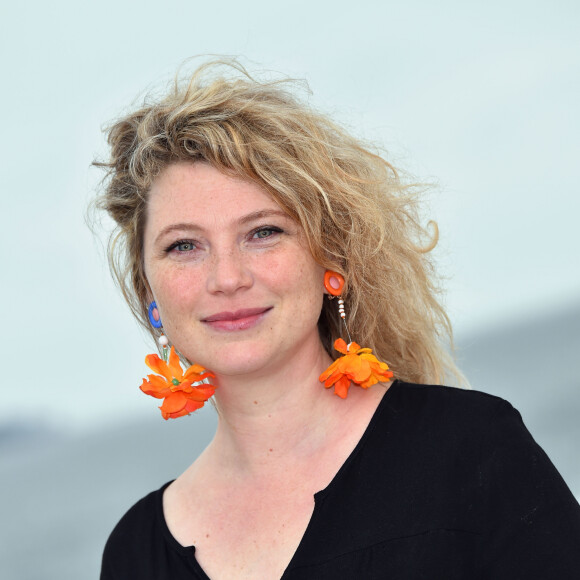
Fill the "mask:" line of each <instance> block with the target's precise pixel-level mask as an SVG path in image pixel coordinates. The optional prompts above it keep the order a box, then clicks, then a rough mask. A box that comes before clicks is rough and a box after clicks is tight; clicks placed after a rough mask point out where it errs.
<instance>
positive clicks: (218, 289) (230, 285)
mask: <svg viewBox="0 0 580 580" xmlns="http://www.w3.org/2000/svg"><path fill="white" fill-rule="evenodd" d="M252 284H253V277H252V274H251V272H250V270H249V268H248V266H247V264H246V260H244V257H243V256H242V253H241V252H237V251H236V250H233V249H228V250H227V251H223V252H214V253H213V255H212V258H211V260H210V265H209V272H208V276H207V289H208V291H209V292H210V293H212V294H216V293H223V294H233V293H235V292H237V291H238V290H241V289H244V288H249V287H251V286H252Z"/></svg>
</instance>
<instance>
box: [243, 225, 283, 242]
mask: <svg viewBox="0 0 580 580" xmlns="http://www.w3.org/2000/svg"><path fill="white" fill-rule="evenodd" d="M260 232H273V233H276V234H281V233H283V230H282V229H280V228H278V227H276V226H260V227H259V228H256V229H255V230H252V232H251V233H250V235H251V237H252V238H254V236H256V234H259V233H260ZM271 237H272V236H266V237H265V238H254V239H262V240H266V239H268V238H271Z"/></svg>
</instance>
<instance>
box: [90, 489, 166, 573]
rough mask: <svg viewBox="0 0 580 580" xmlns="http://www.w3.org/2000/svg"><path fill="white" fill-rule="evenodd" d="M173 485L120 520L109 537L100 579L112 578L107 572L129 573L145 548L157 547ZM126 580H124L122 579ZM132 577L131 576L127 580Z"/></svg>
mask: <svg viewBox="0 0 580 580" xmlns="http://www.w3.org/2000/svg"><path fill="white" fill-rule="evenodd" d="M170 483H171V482H168V483H166V484H164V485H163V486H162V487H160V488H159V489H157V490H155V491H152V492H151V493H149V494H147V495H146V496H145V497H143V498H141V499H140V500H139V501H138V502H137V503H135V504H134V505H133V506H132V507H131V508H129V510H127V512H126V513H125V515H124V516H123V517H122V518H121V519H120V520H119V522H118V523H117V525H116V526H115V527H114V528H113V531H112V532H111V534H110V535H109V538H108V540H107V543H106V544H105V549H104V552H103V561H102V567H101V578H102V579H103V578H107V579H108V578H113V577H117V576H113V575H109V574H108V572H107V571H108V570H115V571H117V574H118V571H119V570H123V569H125V568H127V569H128V570H130V569H131V567H132V566H134V563H135V558H136V556H137V555H138V554H141V553H142V551H143V546H149V545H152V544H153V545H155V544H158V541H159V540H160V539H161V538H160V536H162V535H163V530H162V525H161V523H160V517H162V515H163V492H164V491H165V489H166V488H167V487H168V486H169V485H170ZM120 577H123V576H120ZM125 577H126V578H129V577H133V576H132V575H127V576H125Z"/></svg>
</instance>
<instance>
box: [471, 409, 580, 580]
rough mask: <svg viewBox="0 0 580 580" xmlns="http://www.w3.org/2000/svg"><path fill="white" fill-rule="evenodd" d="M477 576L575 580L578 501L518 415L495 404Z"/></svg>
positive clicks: (579, 556)
mask: <svg viewBox="0 0 580 580" xmlns="http://www.w3.org/2000/svg"><path fill="white" fill-rule="evenodd" d="M481 477H482V484H483V486H484V490H485V491H486V495H487V502H486V506H487V509H488V516H489V519H488V522H489V525H488V529H487V530H486V533H485V535H484V544H483V554H482V577H483V578H486V579H487V578H489V579H493V580H503V579H505V580H507V579H509V580H513V579H514V578H526V580H530V579H536V578H537V579H538V580H539V579H542V580H545V579H547V578H554V579H556V578H557V579H558V580H567V579H570V580H578V579H579V578H580V506H579V505H578V502H577V501H576V499H575V498H574V496H573V495H572V493H571V491H570V490H569V489H568V487H567V486H566V484H565V483H564V481H563V479H562V477H561V476H560V474H559V473H558V471H557V470H556V468H555V467H554V465H553V464H552V463H551V461H550V460H549V459H548V456H547V455H546V454H545V453H544V451H543V450H542V449H541V448H540V447H539V445H538V444H537V443H536V442H535V441H534V439H533V438H532V436H531V435H530V433H529V432H528V430H527V429H526V427H525V426H524V424H523V422H522V418H521V416H520V414H519V413H518V412H517V411H516V410H515V409H514V408H513V407H512V406H511V405H510V404H509V403H507V402H506V401H501V403H499V404H498V410H497V413H496V414H495V416H494V418H493V420H492V423H491V425H490V429H489V435H488V436H486V437H485V440H484V442H483V445H482V463H481Z"/></svg>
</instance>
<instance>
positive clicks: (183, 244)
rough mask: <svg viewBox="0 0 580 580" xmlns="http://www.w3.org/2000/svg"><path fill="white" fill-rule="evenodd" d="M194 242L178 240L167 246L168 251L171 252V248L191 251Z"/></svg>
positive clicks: (179, 250) (193, 248) (178, 250)
mask: <svg viewBox="0 0 580 580" xmlns="http://www.w3.org/2000/svg"><path fill="white" fill-rule="evenodd" d="M195 249H196V248H195V244H194V243H193V242H188V241H187V240H183V241H180V242H175V243H174V244H171V246H169V248H168V251H169V252H171V251H172V250H176V251H177V252H191V251H192V250H195Z"/></svg>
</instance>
